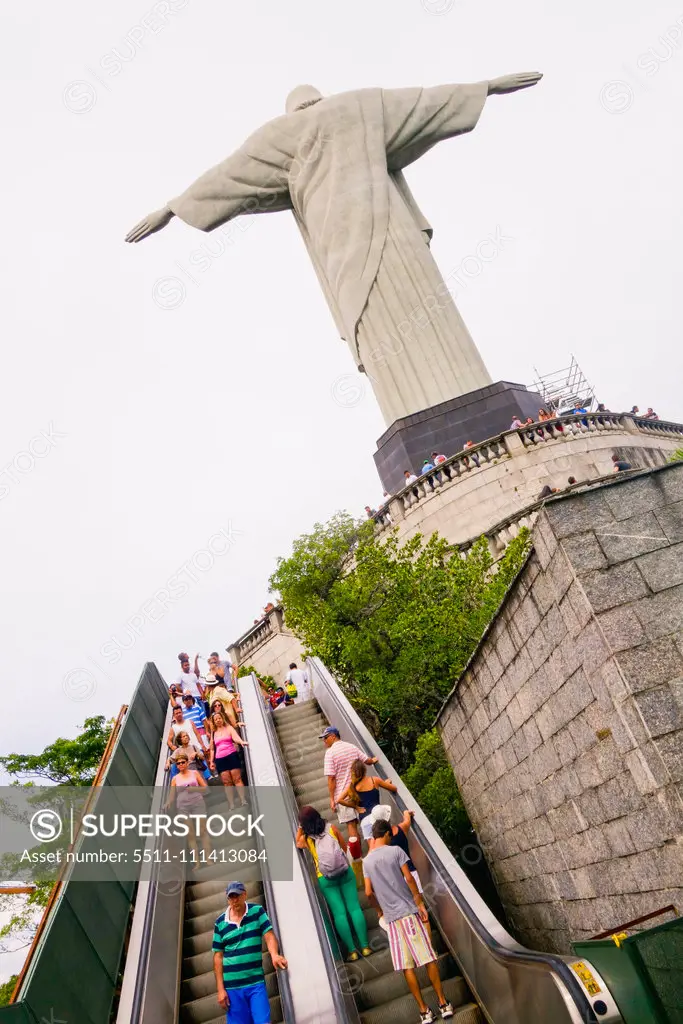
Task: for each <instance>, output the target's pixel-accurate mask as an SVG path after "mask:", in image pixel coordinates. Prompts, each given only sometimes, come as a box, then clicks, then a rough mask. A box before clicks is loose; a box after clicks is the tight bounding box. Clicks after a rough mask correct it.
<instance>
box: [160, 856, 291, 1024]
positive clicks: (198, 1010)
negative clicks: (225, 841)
mask: <svg viewBox="0 0 683 1024" xmlns="http://www.w3.org/2000/svg"><path fill="white" fill-rule="evenodd" d="M230 845H231V848H232V849H243V850H248V849H256V844H255V841H254V839H253V838H252V839H245V840H244V841H243V842H241V843H239V844H236V843H235V841H234V840H233V841H232V842H231V844H230ZM259 876H260V871H259V870H258V868H257V867H253V866H252V867H250V866H243V865H237V866H235V868H234V869H232V870H231V872H230V880H232V879H237V880H239V881H241V882H244V884H245V886H246V889H247V901H248V902H249V903H258V904H260V905H261V906H264V907H265V909H266V912H267V913H269V914H270V915H273V914H274V911H273V907H272V905H271V906H268V902H270V901H267V900H266V897H265V893H264V883H263V881H262V880H261V878H260V877H259ZM225 887H226V868H225V866H224V865H218V866H217V867H205V868H200V869H199V870H198V871H197V872H196V877H195V878H194V879H193V880H192V881H191V882H187V883H186V886H185V907H184V916H183V946H182V953H183V960H182V966H181V991H180V1024H225V1013H224V1011H222V1010H221V1009H220V1007H219V1006H218V1003H217V1000H216V981H215V978H214V972H213V952H212V950H211V945H212V939H213V927H214V922H215V921H216V918H218V917H219V916H220V915H221V914H222V913H224V911H225V907H226V898H225ZM276 920H277V918H276ZM262 956H263V969H264V971H265V975H266V988H267V989H268V998H269V1001H270V1012H271V1020H272V1021H273V1024H277V1022H279V1021H282V1019H283V1016H282V1005H281V999H280V993H279V988H278V978H276V976H275V970H274V968H273V965H272V963H271V960H270V956H269V955H268V954H267V953H266V944H265V940H264V942H263V947H262Z"/></svg>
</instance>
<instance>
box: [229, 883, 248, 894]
mask: <svg viewBox="0 0 683 1024" xmlns="http://www.w3.org/2000/svg"><path fill="white" fill-rule="evenodd" d="M246 891H247V887H246V886H245V884H244V882H228V885H227V887H226V890H225V895H226V896H234V895H236V894H237V893H238V892H246Z"/></svg>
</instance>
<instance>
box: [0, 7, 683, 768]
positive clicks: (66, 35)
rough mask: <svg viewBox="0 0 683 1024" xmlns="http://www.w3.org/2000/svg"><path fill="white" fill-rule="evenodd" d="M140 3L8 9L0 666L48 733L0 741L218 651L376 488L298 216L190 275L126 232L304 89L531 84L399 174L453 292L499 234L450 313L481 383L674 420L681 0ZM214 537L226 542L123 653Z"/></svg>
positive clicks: (495, 102)
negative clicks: (282, 569) (128, 239)
mask: <svg viewBox="0 0 683 1024" xmlns="http://www.w3.org/2000/svg"><path fill="white" fill-rule="evenodd" d="M154 2H155V0H148V2H145V0H119V2H118V3H116V4H108V5H95V6H93V5H92V4H91V3H86V2H85V0H63V2H61V3H59V4H46V3H43V4H39V5H35V4H18V3H16V4H14V5H13V9H11V10H10V11H8V9H7V7H8V5H5V8H4V15H3V22H4V24H3V37H4V38H5V39H6V40H7V42H8V44H9V45H6V46H5V48H4V52H3V60H2V65H1V68H0V75H1V77H2V91H1V93H0V95H1V99H0V102H1V103H2V124H3V138H4V140H5V143H6V147H5V158H4V161H3V164H2V167H1V169H0V176H1V180H2V195H3V198H4V202H3V244H2V246H1V247H0V262H1V278H0V279H1V281H2V303H1V306H0V317H1V318H2V339H3V342H4V353H5V354H4V361H3V369H4V373H3V377H4V381H3V383H4V388H3V402H2V425H3V429H2V435H1V437H0V446H1V452H0V459H1V461H0V465H1V466H3V467H7V466H8V465H9V467H10V473H11V474H12V478H13V479H10V478H9V477H8V475H7V472H6V470H3V475H2V476H1V477H0V530H1V536H2V595H3V596H2V601H3V607H2V617H1V622H2V649H3V655H4V663H5V672H6V675H7V684H8V685H9V686H13V685H16V684H17V683H18V684H19V685H20V686H21V688H22V692H23V693H25V694H27V695H28V694H30V695H31V696H39V697H40V698H41V701H40V706H41V707H42V708H43V709H48V711H49V713H45V714H43V715H41V716H40V717H39V718H38V719H36V718H34V717H32V720H31V726H30V729H29V730H28V731H27V730H24V729H17V720H16V716H10V717H8V716H4V717H3V718H2V721H1V723H0V750H2V751H3V752H6V751H8V750H9V749H15V747H16V746H17V743H19V744H20V745H21V747H22V748H23V749H24V750H35V751H38V750H40V749H42V747H43V746H44V745H45V744H46V743H47V742H49V741H51V740H52V739H53V738H54V737H55V736H56V735H59V734H61V735H64V734H68V735H71V734H73V733H74V732H75V730H76V728H77V726H78V725H79V724H80V723H81V722H82V721H83V719H84V718H85V717H86V716H88V715H92V714H97V713H104V714H107V715H112V714H114V713H116V712H117V711H118V708H119V706H120V705H121V704H122V703H123V702H126V701H127V700H128V699H129V698H130V695H131V692H132V690H133V686H134V684H135V681H136V679H137V677H138V674H139V672H140V669H141V667H142V665H143V664H144V662H145V661H155V662H156V663H157V665H158V666H159V667H160V669H161V671H162V672H163V673H164V674H165V675H169V674H170V673H171V672H173V671H174V670H175V668H176V664H177V663H176V661H175V656H176V654H177V652H178V651H179V650H181V649H186V650H189V651H190V653H192V654H194V652H195V651H200V652H201V653H202V654H206V653H208V652H209V651H211V650H212V649H214V648H219V649H223V648H224V647H225V646H226V645H227V644H228V643H229V642H230V641H232V640H233V639H235V638H236V637H237V636H238V635H239V634H240V633H242V632H243V631H244V630H245V629H246V628H248V626H249V624H250V623H251V622H252V620H253V618H254V617H255V615H256V614H257V613H258V612H259V611H260V609H261V607H262V606H263V604H264V603H265V601H266V600H267V599H268V594H267V578H268V575H269V574H270V572H271V571H272V569H273V566H274V563H275V560H276V558H277V556H278V555H281V554H286V553H287V552H288V551H289V548H290V544H291V541H292V539H293V538H294V537H296V536H298V535H299V534H301V533H302V532H305V531H307V530H308V529H309V528H310V527H311V526H312V525H313V523H314V522H316V521H317V520H324V519H326V518H328V517H329V516H330V515H332V514H333V513H334V512H335V510H337V509H339V508H348V509H350V510H352V511H354V512H357V513H358V512H362V508H363V505H364V504H365V503H366V502H368V501H369V502H371V503H374V502H376V501H377V499H378V497H379V496H380V494H381V488H380V486H379V482H378V480H377V478H376V474H375V469H374V464H373V460H372V453H373V451H374V449H375V442H376V440H377V438H378V437H379V435H380V434H381V433H382V431H383V429H384V425H383V422H382V420H381V417H380V414H379V411H378V409H377V407H376V405H375V402H374V399H373V397H372V394H371V392H370V390H369V389H368V390H367V391H366V393H365V395H364V396H362V397H359V392H358V391H354V390H353V388H354V387H356V386H357V385H358V383H359V381H360V382H361V386H362V378H358V376H357V375H356V374H355V369H354V365H353V361H352V359H351V356H350V354H349V353H348V350H347V348H346V346H345V344H344V343H343V342H342V341H341V340H340V339H339V338H338V337H337V335H336V332H335V329H334V325H333V322H332V319H331V316H330V314H329V312H328V310H327V307H326V306H325V303H324V300H323V298H322V294H321V293H320V291H319V288H318V285H317V282H316V279H315V276H314V272H313V269H312V267H311V266H310V264H309V262H308V258H307V256H306V253H305V250H304V247H303V243H302V241H301V240H300V237H299V235H298V232H297V230H296V227H295V225H294V222H293V220H292V219H291V217H290V215H289V214H282V213H281V214H274V215H270V216H267V217H258V218H252V219H251V220H249V221H248V222H246V221H243V222H242V224H243V226H245V227H247V228H248V229H247V230H245V231H243V232H242V231H239V232H236V235H235V239H236V240H235V242H234V244H233V245H232V246H230V247H228V248H227V249H226V251H225V252H224V254H223V255H221V256H220V257H218V258H216V259H215V260H214V261H213V263H212V265H211V267H210V269H208V270H207V271H206V272H205V273H203V274H197V273H196V271H193V270H192V267H191V264H190V263H189V260H188V258H189V255H190V253H192V252H193V251H194V250H197V249H198V248H199V247H200V246H201V244H202V243H203V242H206V241H210V240H211V236H205V235H203V234H201V233H200V232H196V231H194V230H193V229H191V228H189V227H188V226H187V225H185V224H183V223H181V222H180V221H177V220H176V221H174V222H172V224H171V225H170V226H169V227H168V228H167V229H166V230H165V231H164V232H161V233H160V234H158V235H155V236H154V237H153V238H151V239H149V240H147V241H146V242H145V243H143V244H142V245H139V246H136V247H131V246H126V245H125V244H124V243H123V236H124V235H125V233H126V231H127V230H128V229H129V228H130V227H131V226H132V225H133V224H134V223H135V222H136V221H137V220H139V219H140V218H141V217H142V216H143V215H144V214H145V213H147V212H148V211H150V210H153V209H156V208H157V207H159V206H161V205H163V203H164V202H165V201H166V200H167V199H169V198H170V197H172V196H175V195H177V194H178V193H179V192H181V191H182V190H183V189H184V188H185V187H186V186H187V185H188V184H190V183H191V182H192V181H193V180H194V179H195V178H196V177H197V176H198V175H199V174H200V173H202V172H203V171H204V170H206V169H207V168H208V167H210V166H212V165H213V164H214V163H216V162H218V161H219V160H220V159H222V158H223V157H224V156H226V155H227V154H228V153H230V152H231V151H232V150H233V149H234V148H236V147H237V146H238V145H239V144H240V143H241V142H242V140H243V139H244V137H245V136H246V135H247V134H249V133H250V132H251V131H252V130H253V129H254V128H256V127H258V126H259V125H260V124H262V123H263V122H264V121H266V120H268V119H270V118H272V117H274V116H277V115H279V114H280V113H281V112H282V111H283V104H284V99H285V96H286V94H287V92H288V91H289V90H290V89H291V88H292V87H293V86H294V85H296V84H298V83H300V82H311V83H313V84H314V85H316V86H317V87H318V88H319V89H320V90H321V91H322V92H324V93H329V92H337V91H344V90H347V89H352V88H357V87H365V86H375V85H378V86H384V87H391V86H408V85H433V84H439V83H446V82H473V81H480V80H482V79H488V78H493V77H496V76H498V75H501V74H504V73H507V72H512V71H525V70H536V69H538V70H541V71H543V72H544V73H545V78H544V80H543V81H542V82H541V84H540V85H539V86H537V87H536V88H535V89H533V90H530V91H528V92H523V93H518V94H516V95H513V96H505V97H492V98H491V99H489V100H488V102H487V104H486V107H485V110H484V113H483V116H482V118H481V120H480V122H479V125H478V127H477V129H476V130H475V131H474V132H473V133H472V134H470V135H469V136H466V137H464V138H461V139H456V140H452V141H450V142H447V143H445V144H442V145H441V146H439V147H438V148H437V149H435V150H434V151H432V152H431V153H430V154H428V155H427V157H425V158H424V159H423V160H422V161H421V162H420V163H419V164H418V165H414V166H413V167H411V168H409V169H408V172H407V177H408V180H409V183H410V184H411V186H412V188H413V191H414V193H415V195H416V198H417V200H418V202H419V204H420V206H421V207H422V209H423V210H424V212H425V214H426V215H427V216H428V217H429V218H430V220H431V221H432V224H433V225H434V227H435V240H434V245H433V251H434V253H435V255H436V258H437V260H438V261H439V264H440V266H441V268H442V270H443V272H444V274H447V273H449V272H450V271H452V270H454V269H455V268H456V267H458V266H459V265H460V264H461V263H462V261H463V259H464V258H465V257H467V256H468V255H470V254H473V253H474V252H475V250H476V246H477V243H478V242H479V241H480V240H482V239H483V238H485V237H486V236H487V235H490V234H492V233H494V232H495V231H496V230H497V229H499V231H500V232H501V233H502V234H504V235H505V236H507V237H508V238H509V239H510V241H509V242H508V243H507V244H506V246H505V249H504V250H503V251H502V252H501V254H500V255H499V256H498V258H497V259H496V260H495V261H494V262H492V263H489V264H487V265H486V267H485V269H484V271H483V273H482V274H481V275H480V276H479V277H475V278H473V279H470V280H469V281H468V284H467V288H466V289H460V291H459V294H458V296H457V302H458V304H459V308H460V309H461V311H462V313H463V316H464V317H465V320H466V322H467V324H468V326H469V328H470V330H471V332H472V334H473V336H474V338H475V341H476V342H477V343H478V345H479V347H480V349H481V351H482V353H483V356H484V359H485V361H486V363H487V365H488V367H489V369H490V371H491V374H492V376H493V379H494V380H499V379H508V380H513V381H520V382H524V383H526V382H530V381H531V380H532V379H533V375H534V373H533V367H534V366H536V367H537V368H538V369H539V370H540V371H541V372H548V371H552V370H554V369H557V368H559V367H561V366H563V365H566V363H567V362H568V359H569V354H570V353H574V354H575V355H576V357H577V359H578V360H579V363H580V365H581V366H582V368H583V369H584V371H585V373H586V374H587V375H588V377H589V378H590V379H591V381H592V382H593V383H594V384H595V385H596V387H597V389H598V393H599V397H600V399H601V400H602V401H605V402H606V403H607V404H608V406H609V407H611V408H613V409H622V408H629V407H630V406H631V405H632V404H633V403H637V404H639V405H640V406H641V408H644V407H645V406H647V405H653V406H654V407H655V408H656V409H657V411H658V412H659V413H660V415H661V416H662V417H667V418H670V419H677V420H681V419H682V418H683V402H682V401H681V397H680V390H681V349H682V346H681V340H680V332H681V315H680V304H681V295H682V294H683V289H682V288H681V269H680V237H681V228H682V219H683V213H682V207H681V201H680V195H681V156H682V145H681V131H680V110H681V98H682V96H681V93H682V85H683V3H681V2H679V3H668V2H655V0H653V2H651V3H649V4H648V5H643V4H642V3H641V2H640V0H602V2H601V3H600V4H599V5H596V4H595V3H593V2H590V0H575V2H574V3H573V4H571V5H570V6H569V7H567V6H566V5H564V6H559V7H558V5H551V4H548V3H545V2H541V0H519V2H518V3H516V4H514V5H511V4H510V3H509V0H455V2H451V0H422V2H421V0H373V2H372V3H368V2H367V0H346V2H345V3H343V4H342V3H336V4H329V3H326V4H321V3H319V2H317V0H316V2H313V0H310V2H309V0H292V2H290V3H287V4H282V3H278V2H276V0H261V2H260V3H258V4H230V5H227V4H225V3H219V2H217V0H201V2H200V0H173V2H174V3H175V8H176V10H175V13H174V14H172V15H170V16H167V17H166V25H165V27H163V28H162V30H159V25H160V24H161V23H160V22H159V20H158V13H157V16H156V17H149V16H150V15H151V14H152V12H153V10H154ZM170 2H171V0H169V3H170ZM156 10H157V12H159V11H160V10H161V11H163V10H164V6H161V7H160V5H159V4H158V3H157V5H156ZM146 16H148V17H146ZM678 19H680V20H678ZM145 22H146V23H147V25H148V26H152V28H149V27H148V28H146V27H145ZM154 29H156V34H155V32H154ZM667 32H668V35H669V38H668V40H667V39H666V38H664V37H665V34H666V33H667ZM131 40H132V41H131ZM115 50H117V51H118V54H119V56H120V57H121V58H124V59H125V62H123V61H122V62H121V63H119V64H117V63H116V55H115V53H114V51H115ZM648 51H650V52H648ZM117 68H118V69H120V70H119V73H118V74H114V72H115V71H116V70H117ZM185 271H189V272H191V273H192V274H193V277H194V279H195V281H194V283H193V282H192V281H191V280H190V279H189V278H188V277H187V276H186V275H185ZM168 277H177V278H178V279H179V280H181V281H183V282H184V286H185V294H184V300H183V301H182V302H181V303H180V304H179V305H177V306H176V307H174V308H162V306H163V305H164V303H165V304H166V305H169V303H171V304H172V303H173V302H174V301H175V300H174V298H173V294H174V293H173V292H172V287H173V285H170V286H169V285H168V283H167V282H165V281H163V282H162V284H158V282H159V281H160V280H162V279H166V278H168ZM155 289H156V291H155ZM170 289H171V290H170ZM169 295H170V296H171V298H170V299H169ZM155 297H156V299H157V301H156V302H155ZM356 399H358V400H356ZM41 431H42V432H45V433H46V434H48V435H50V434H51V438H50V441H49V442H47V441H38V440H34V439H36V438H38V437H39V436H40V434H41ZM48 445H49V446H48ZM27 451H28V452H29V454H28V455H26V454H24V455H21V453H22V452H23V453H26V452H27ZM31 452H33V453H35V456H37V457H35V460H34V464H33V465H32V460H33V458H34V456H33V455H32V454H30V453H31ZM221 528H224V529H225V530H226V531H232V533H231V537H232V542H231V545H230V547H229V550H228V551H227V553H225V554H224V555H221V556H220V557H216V558H215V564H214V565H213V567H212V568H207V569H206V571H197V569H196V568H195V569H193V570H192V572H193V573H194V576H195V580H194V581H193V580H191V579H189V578H188V577H187V576H185V577H184V578H185V580H186V582H187V584H188V587H187V591H188V592H187V593H186V595H185V596H183V597H182V598H180V597H177V599H176V600H175V601H173V602H172V603H170V604H169V606H168V609H167V611H166V613H165V614H163V615H162V616H161V617H160V618H159V621H157V622H156V623H149V622H147V623H146V625H145V626H144V627H141V628H140V627H139V629H140V633H141V635H140V636H139V638H137V640H136V642H135V644H134V645H132V647H131V649H130V650H127V651H126V652H125V653H123V655H122V657H121V658H120V660H119V661H118V662H117V663H116V664H113V654H112V653H111V652H112V651H113V650H114V649H115V648H116V647H117V646H118V643H119V641H121V643H125V644H128V645H130V644H131V641H130V639H129V637H128V634H127V630H126V623H127V622H129V621H130V620H131V618H132V617H134V616H136V615H137V614H138V613H139V610H140V608H141V607H142V606H143V605H145V604H146V602H148V601H149V600H150V599H151V598H152V597H153V595H154V594H155V593H156V592H157V591H159V590H160V589H164V588H166V587H167V581H168V580H169V578H170V577H171V576H173V574H174V573H175V572H176V571H177V570H178V569H179V568H180V567H181V566H182V565H183V564H185V563H187V562H188V560H191V559H192V557H193V556H194V555H195V554H196V553H197V552H201V551H202V549H205V548H206V546H207V542H208V541H209V538H211V537H213V536H214V535H215V534H217V533H218V532H219V531H220V530H221ZM212 543H213V544H214V547H215V548H216V549H218V548H220V547H221V542H220V540H215V541H213V542H212ZM197 564H200V565H202V566H207V565H208V557H207V556H201V555H199V556H198V558H197ZM177 593H178V591H177V590H176V594H177ZM156 607H157V610H156V611H155V613H154V614H155V616H156V617H159V615H160V613H159V611H158V606H156ZM136 621H137V620H136ZM112 638H114V639H113V640H112ZM107 643H109V644H110V646H109V647H108V648H105V654H104V655H103V654H102V648H103V646H104V645H105V644H107ZM107 651H108V652H109V654H108V655H107V653H106V652H107ZM80 669H85V670H86V671H87V672H88V673H90V674H89V675H84V674H82V673H81V672H79V671H77V670H80Z"/></svg>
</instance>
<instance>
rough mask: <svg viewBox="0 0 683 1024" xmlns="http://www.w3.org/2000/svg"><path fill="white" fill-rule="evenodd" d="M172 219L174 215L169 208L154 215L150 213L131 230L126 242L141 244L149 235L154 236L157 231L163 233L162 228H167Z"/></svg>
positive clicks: (157, 211) (155, 212)
mask: <svg viewBox="0 0 683 1024" xmlns="http://www.w3.org/2000/svg"><path fill="white" fill-rule="evenodd" d="M172 217H173V214H172V213H171V211H170V210H169V208H168V207H167V206H164V207H163V208H162V209H161V210H155V211H154V213H148V214H147V216H146V217H144V218H143V220H141V221H140V223H139V224H136V225H135V227H134V228H131V230H130V231H129V232H128V234H127V235H126V241H127V242H141V241H142V239H143V238H147V236H148V235H153V234H154V232H155V231H161V229H162V228H165V227H166V225H167V224H168V222H169V221H170V220H171V219H172Z"/></svg>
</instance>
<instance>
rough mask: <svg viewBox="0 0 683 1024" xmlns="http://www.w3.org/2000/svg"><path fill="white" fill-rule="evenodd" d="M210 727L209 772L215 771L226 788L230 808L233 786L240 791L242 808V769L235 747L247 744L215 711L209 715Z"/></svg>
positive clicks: (233, 803) (232, 800) (233, 801)
mask: <svg viewBox="0 0 683 1024" xmlns="http://www.w3.org/2000/svg"><path fill="white" fill-rule="evenodd" d="M211 725H212V730H211V749H210V751H209V766H210V768H211V771H214V770H215V771H217V772H218V774H219V775H220V777H221V781H222V782H223V785H224V786H227V790H226V796H227V798H228V803H229V804H230V806H231V807H234V806H235V799H234V794H233V791H232V787H233V786H237V787H238V788H239V789H240V801H241V803H242V806H244V804H245V803H246V802H247V801H246V800H245V798H244V782H243V781H242V768H241V763H240V755H239V753H238V752H237V747H238V746H240V747H246V746H248V744H247V743H245V742H244V740H243V739H242V737H241V736H240V734H239V733H238V732H237V730H236V729H234V728H233V726H232V725H230V723H229V722H228V720H227V718H226V717H225V715H224V714H223V713H222V712H221V711H215V712H214V713H213V714H212V715H211Z"/></svg>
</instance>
